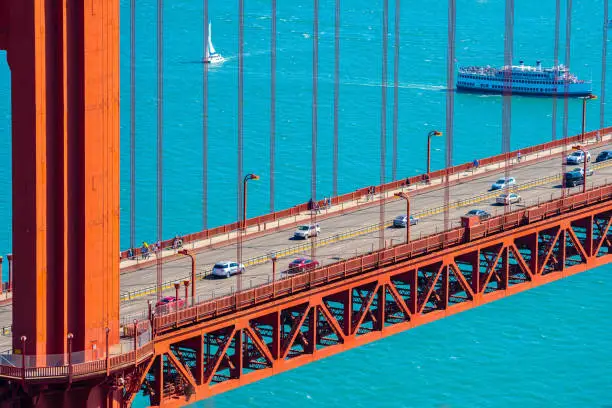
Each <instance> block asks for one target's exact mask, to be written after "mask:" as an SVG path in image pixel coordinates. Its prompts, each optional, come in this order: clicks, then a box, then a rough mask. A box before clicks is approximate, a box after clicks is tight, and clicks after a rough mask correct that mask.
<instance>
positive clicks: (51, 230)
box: [0, 0, 119, 355]
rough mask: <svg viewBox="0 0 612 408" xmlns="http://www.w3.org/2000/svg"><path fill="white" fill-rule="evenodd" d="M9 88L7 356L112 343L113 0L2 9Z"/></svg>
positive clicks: (115, 290)
mask: <svg viewBox="0 0 612 408" xmlns="http://www.w3.org/2000/svg"><path fill="white" fill-rule="evenodd" d="M0 47H2V48H3V49H6V50H7V55H8V62H9V66H10V68H11V81H12V82H11V88H12V99H11V102H12V132H13V134H12V136H13V137H12V146H13V151H12V157H13V160H12V162H13V182H12V188H13V256H14V268H15V274H14V294H13V348H14V349H15V351H16V352H17V351H21V349H22V341H21V340H20V338H21V337H22V336H25V337H26V353H27V354H31V355H48V354H61V353H65V352H66V348H67V345H66V343H67V341H66V338H67V334H68V333H69V332H72V333H74V339H73V342H72V344H73V350H74V351H85V350H95V349H96V348H97V347H101V346H102V345H103V344H104V343H105V337H106V334H105V327H109V328H110V329H111V332H110V341H111V342H112V343H117V342H118V341H119V265H118V263H117V250H118V248H119V0H91V1H86V2H83V1H78V0H51V1H43V0H31V1H10V0H0Z"/></svg>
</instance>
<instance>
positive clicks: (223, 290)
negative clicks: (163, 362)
mask: <svg viewBox="0 0 612 408" xmlns="http://www.w3.org/2000/svg"><path fill="white" fill-rule="evenodd" d="M610 146H612V145H606V146H603V147H598V148H594V149H592V150H591V155H592V157H593V160H594V158H595V157H596V155H597V153H598V152H599V151H601V150H604V149H605V148H606V147H610ZM552 153H554V152H552ZM534 159H535V156H534V157H524V159H523V160H524V161H523V162H522V163H521V164H520V166H517V167H516V168H514V169H513V170H512V171H511V175H512V176H513V177H515V178H516V179H517V183H518V185H519V190H520V194H521V196H522V197H523V202H522V203H521V204H520V205H521V206H522V205H525V206H529V205H534V204H536V203H537V202H538V201H545V200H549V199H551V197H559V196H560V195H561V189H560V188H559V184H560V179H559V178H556V179H555V178H554V176H555V175H559V174H560V172H561V160H560V158H559V156H556V157H554V158H552V159H547V160H538V161H536V160H534ZM593 166H594V168H595V172H594V175H593V176H592V177H589V185H590V184H591V183H593V184H594V185H601V184H605V183H606V180H607V178H608V177H612V161H611V162H609V163H608V162H604V163H601V164H597V165H595V164H594V163H593ZM574 167H577V166H568V169H572V168H574ZM503 174H504V172H503V170H501V171H500V170H497V171H495V170H493V169H489V171H486V172H485V171H482V172H480V173H477V174H474V175H473V177H471V176H472V174H465V175H464V179H463V180H460V182H459V183H458V184H457V185H455V186H452V187H451V188H450V200H451V203H452V205H451V208H450V210H449V216H450V220H451V221H452V222H453V223H454V226H457V223H458V222H459V217H460V216H461V215H463V214H465V213H466V212H467V211H469V210H470V209H475V208H480V209H485V210H487V211H489V212H490V213H491V214H493V215H495V214H496V213H502V212H503V211H504V207H502V206H496V205H494V201H495V197H496V196H497V193H491V192H489V191H488V190H489V188H490V186H491V184H492V183H493V182H494V181H495V180H496V179H497V178H498V177H499V176H500V175H503ZM579 189H580V187H576V188H574V189H572V190H571V191H572V192H575V191H579ZM442 194H443V193H442V190H441V189H440V188H438V189H430V190H428V191H423V192H419V191H416V192H414V195H413V197H412V200H411V208H412V210H411V211H412V213H413V214H419V213H421V214H423V213H425V212H427V211H428V210H431V214H424V215H422V216H420V217H419V223H418V225H416V226H413V227H412V228H411V235H412V237H413V238H417V237H418V236H419V235H427V234H430V233H434V232H436V231H439V230H442V229H443V227H444V219H443V218H444V215H443V212H441V211H440V210H439V206H440V205H441V204H442V201H443V199H442ZM391 195H392V194H391ZM459 200H466V201H467V202H465V203H457V202H458V201H459ZM514 207H515V206H513V208H514ZM385 212H386V216H385V218H386V220H392V219H393V218H394V217H395V216H397V215H399V214H402V213H405V202H404V201H403V200H388V201H387V202H386V203H385ZM303 217H304V218H306V219H309V217H306V216H304V215H303ZM318 222H319V223H320V225H321V234H320V236H319V238H318V241H319V243H320V244H321V246H320V247H318V248H317V250H316V254H317V260H318V261H319V262H321V264H323V265H327V264H330V263H333V262H336V261H338V260H341V259H345V258H348V257H351V256H354V255H356V254H359V253H364V252H367V251H370V250H372V249H373V248H374V249H376V248H378V245H379V235H380V232H379V230H378V229H376V228H373V227H372V228H368V227H371V226H373V225H375V224H378V222H379V206H378V205H373V206H367V207H363V206H361V207H356V206H355V207H354V209H353V210H352V211H346V212H344V213H343V214H342V215H335V216H333V215H332V216H330V217H329V218H325V219H322V220H320V221H318ZM293 231H294V227H293V226H291V227H288V228H281V229H280V230H276V231H271V232H269V233H267V234H264V235H260V236H256V237H254V238H251V239H248V240H246V241H245V242H244V243H243V260H245V263H246V260H249V259H253V258H256V257H265V256H266V255H267V254H269V253H270V252H272V251H278V250H281V249H285V252H286V256H284V257H280V258H279V260H278V265H277V273H280V272H281V271H283V270H285V269H286V268H287V265H288V263H289V262H290V261H291V260H292V259H294V258H295V257H297V256H300V255H305V256H309V255H310V248H309V245H308V243H307V242H304V241H295V240H293V239H292V236H293ZM339 234H343V235H344V236H340V237H338V235H339ZM384 234H385V239H386V240H387V242H389V243H391V240H393V243H398V242H401V241H403V240H404V238H405V229H393V228H385V233H384ZM300 245H301V246H302V247H299V246H300ZM190 247H191V245H190ZM235 258H236V245H235V244H225V245H223V244H221V245H219V246H218V247H215V248H203V249H201V251H200V252H199V253H197V255H196V260H197V269H198V272H204V271H206V270H209V269H210V267H211V266H212V264H213V263H215V262H216V261H220V260H232V259H235ZM247 265H248V264H247ZM155 268H156V267H155V265H150V266H148V267H144V268H142V269H139V270H132V271H130V272H125V273H122V275H121V291H122V294H123V297H124V298H127V292H131V293H132V295H131V296H130V297H131V299H130V300H124V301H123V302H122V304H121V314H122V316H123V317H125V318H126V319H129V321H131V319H132V317H137V316H138V315H139V314H140V313H142V312H143V311H145V310H146V307H147V306H146V304H147V301H148V300H154V298H155V294H154V293H149V294H143V293H141V294H138V293H136V294H134V293H135V292H138V291H141V292H142V291H145V290H146V288H151V287H152V286H153V285H154V282H155V276H156V270H155ZM189 271H190V261H189V259H188V258H187V257H181V258H177V259H176V260H173V261H172V262H169V263H166V264H164V266H163V272H164V275H163V276H164V280H165V281H174V280H182V279H184V278H187V277H188V276H189ZM271 275H272V267H271V262H270V261H263V260H262V261H261V262H260V263H256V264H254V265H251V266H247V271H246V273H245V274H244V275H243V277H242V282H243V288H249V287H250V286H256V285H259V284H263V283H266V282H269V281H270V280H271ZM277 276H278V275H277ZM236 283H237V277H235V276H233V277H231V278H229V279H212V278H210V277H207V278H205V279H202V280H199V281H198V282H197V300H198V301H202V300H205V299H207V298H212V297H218V296H222V295H225V294H228V293H230V292H232V291H234V290H236ZM165 293H166V294H173V293H174V289H167V290H166V291H165ZM180 294H181V297H182V296H183V295H184V288H181V291H180ZM11 315H12V308H11V306H10V305H7V306H3V307H0V327H3V326H9V325H10V324H11ZM5 334H8V333H5ZM10 339H11V337H10V336H7V335H0V351H1V350H5V349H8V348H9V347H10Z"/></svg>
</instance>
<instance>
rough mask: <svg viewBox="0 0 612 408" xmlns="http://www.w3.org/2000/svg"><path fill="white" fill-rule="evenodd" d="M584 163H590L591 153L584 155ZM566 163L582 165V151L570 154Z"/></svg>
mask: <svg viewBox="0 0 612 408" xmlns="http://www.w3.org/2000/svg"><path fill="white" fill-rule="evenodd" d="M586 161H587V162H590V161H591V153H589V152H587V153H586ZM566 162H567V164H580V163H584V151H582V150H576V151H575V152H572V153H571V154H570V155H569V156H567V158H566Z"/></svg>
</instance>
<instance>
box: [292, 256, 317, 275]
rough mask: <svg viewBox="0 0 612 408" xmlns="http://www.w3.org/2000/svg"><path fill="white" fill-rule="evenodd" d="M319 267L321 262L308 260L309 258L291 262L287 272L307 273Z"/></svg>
mask: <svg viewBox="0 0 612 408" xmlns="http://www.w3.org/2000/svg"><path fill="white" fill-rule="evenodd" d="M319 266H320V265H319V261H315V260H312V259H308V258H298V259H294V260H293V261H291V263H290V264H289V269H288V270H287V272H289V273H298V272H305V271H310V270H313V269H316V268H318V267H319Z"/></svg>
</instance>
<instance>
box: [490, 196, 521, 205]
mask: <svg viewBox="0 0 612 408" xmlns="http://www.w3.org/2000/svg"><path fill="white" fill-rule="evenodd" d="M521 200H522V197H521V196H520V195H518V194H516V193H510V194H500V195H499V196H497V198H496V199H495V202H496V203H497V204H502V205H510V204H516V203H520V202H521Z"/></svg>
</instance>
